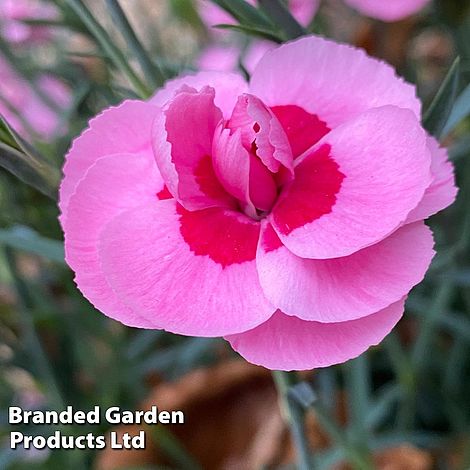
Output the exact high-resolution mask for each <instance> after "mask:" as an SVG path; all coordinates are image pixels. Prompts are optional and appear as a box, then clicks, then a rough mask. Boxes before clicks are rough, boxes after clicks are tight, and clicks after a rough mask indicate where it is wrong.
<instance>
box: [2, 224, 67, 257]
mask: <svg viewBox="0 0 470 470" xmlns="http://www.w3.org/2000/svg"><path fill="white" fill-rule="evenodd" d="M0 243H2V244H4V245H7V246H9V247H10V248H15V249H17V250H21V251H26V252H27V253H32V254H34V255H38V256H42V257H43V258H46V259H48V260H50V261H54V262H56V263H62V264H64V263H65V261H64V246H63V243H62V242H61V241H59V240H51V239H50V238H45V237H43V236H41V235H39V234H38V233H37V232H36V231H35V230H33V229H32V228H30V227H26V226H24V225H15V226H13V227H10V228H7V229H0Z"/></svg>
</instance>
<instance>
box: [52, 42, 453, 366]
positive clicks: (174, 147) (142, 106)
mask: <svg viewBox="0 0 470 470" xmlns="http://www.w3.org/2000/svg"><path fill="white" fill-rule="evenodd" d="M420 112H421V109H420V102H419V101H418V100H417V98H416V97H415V89H414V87H413V86H411V85H409V84H407V83H405V82H404V81H403V80H402V79H400V78H398V77H397V76H396V75H395V73H394V71H393V69H392V68H391V67H390V66H388V65H386V64H384V63H382V62H380V61H378V60H376V59H372V58H369V57H367V56H366V54H365V53H364V52H362V51H361V50H357V49H355V48H353V47H350V46H345V45H339V44H336V43H334V42H331V41H328V40H325V39H321V38H317V37H306V38H303V39H300V40H297V41H295V42H291V43H288V44H285V45H283V46H281V47H279V48H277V49H274V50H272V51H270V52H268V53H267V54H266V55H265V56H264V58H263V59H262V60H261V61H260V63H259V65H258V66H257V68H256V69H255V71H254V73H253V76H252V79H251V82H250V83H249V84H246V83H245V82H244V81H243V79H242V78H241V77H239V76H238V75H235V74H229V73H216V72H200V73H198V74H196V75H192V76H185V77H181V78H178V79H176V80H173V81H170V82H168V83H167V85H166V86H165V88H164V89H163V90H161V91H159V92H158V93H157V94H156V95H155V96H154V97H153V98H152V99H151V100H150V101H149V102H142V101H126V102H124V103H123V104H121V105H120V106H118V107H116V108H111V109H108V110H106V111H105V112H104V113H102V114H101V115H100V116H98V117H97V118H95V119H93V120H92V121H91V122H90V126H89V128H88V129H87V130H86V131H85V132H84V133H83V134H82V135H81V136H80V137H79V138H78V139H76V140H75V142H74V144H73V146H72V148H71V150H70V152H69V154H68V156H67V160H66V164H65V167H64V174H65V177H64V180H63V182H62V185H61V189H60V208H61V211H62V215H61V222H62V226H63V229H64V232H65V247H66V257H67V262H68V263H69V265H70V266H71V267H72V269H73V270H74V271H75V274H76V278H75V279H76V283H77V285H78V287H79V288H80V289H81V291H82V292H83V293H84V295H85V296H86V297H87V298H88V299H89V300H90V301H91V302H92V303H93V304H94V305H95V307H97V308H98V309H100V310H102V311H103V312H104V313H106V315H108V316H110V317H112V318H114V319H116V320H119V321H121V322H123V323H125V324H127V325H131V326H137V327H142V328H163V329H165V330H168V331H171V332H174V333H178V334H183V335H196V336H224V337H225V338H226V339H227V340H228V341H229V342H230V344H231V345H232V346H233V348H234V349H236V350H237V351H238V352H239V353H240V354H241V355H242V356H244V357H245V358H246V359H247V360H248V361H250V362H253V363H255V364H261V365H263V366H265V367H268V368H271V369H284V370H290V369H311V368H316V367H323V366H329V365H331V364H336V363H340V362H343V361H346V360H348V359H350V358H353V357H355V356H357V355H359V354H361V353H362V352H363V351H365V350H366V349H367V348H368V347H369V346H371V345H375V344H377V343H379V342H380V341H381V340H382V339H383V338H384V336H385V335H387V334H388V332H389V331H390V330H391V329H392V328H393V326H394V325H395V324H396V323H397V322H398V320H399V319H400V317H401V315H402V312H403V308H404V307H403V305H404V301H405V298H406V296H407V294H408V292H409V291H410V289H411V288H412V287H413V286H414V285H415V284H417V283H419V282H420V281H421V280H422V278H423V276H424V274H425V272H426V270H427V268H428V266H429V264H430V262H431V259H432V257H433V253H434V252H433V239H432V234H431V231H430V230H429V229H428V228H427V227H426V226H425V224H424V223H423V219H425V218H427V217H428V216H430V215H431V214H434V213H436V212H438V211H439V210H441V209H443V208H444V207H446V206H448V205H449V204H450V203H452V201H453V200H454V198H455V195H456V188H455V186H454V177H453V170H452V165H451V164H450V163H449V162H448V161H447V154H446V151H445V150H444V149H441V148H440V147H439V145H438V144H437V142H436V141H435V140H434V139H432V138H431V137H429V136H427V135H426V132H425V131H424V130H423V128H422V127H421V125H420V123H419V116H420Z"/></svg>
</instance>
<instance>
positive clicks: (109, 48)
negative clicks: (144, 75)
mask: <svg viewBox="0 0 470 470" xmlns="http://www.w3.org/2000/svg"><path fill="white" fill-rule="evenodd" d="M64 1H65V3H66V4H67V5H68V6H69V7H70V8H72V10H73V11H74V12H75V13H76V14H77V15H78V17H79V18H80V19H81V20H82V22H83V24H84V25H85V26H86V28H87V29H88V30H89V32H90V33H91V34H92V35H93V37H94V38H95V39H96V40H97V41H98V43H99V44H100V46H101V48H102V49H103V51H104V52H105V53H106V54H107V55H108V57H109V58H110V59H111V60H112V61H113V62H114V64H115V65H116V67H118V68H119V69H120V70H121V71H122V73H124V75H125V76H126V77H127V79H128V80H129V82H130V83H131V84H132V85H133V87H134V88H135V91H136V92H137V93H138V94H139V95H140V97H141V98H142V99H146V98H149V97H150V95H151V92H150V90H149V89H148V88H147V86H146V85H145V84H144V83H143V81H142V80H141V79H140V78H139V77H138V76H137V74H136V73H135V72H134V70H133V69H132V67H131V66H130V65H129V63H128V61H127V59H126V57H125V56H124V54H123V53H122V52H121V51H120V49H118V47H117V46H116V45H115V44H114V42H113V41H112V39H111V38H110V37H109V34H108V33H107V32H106V30H105V29H104V28H103V27H102V26H101V25H100V24H99V23H98V22H97V21H96V19H95V18H94V16H93V15H92V14H91V12H90V10H89V9H88V8H87V7H86V6H85V4H84V3H83V1H82V0H64Z"/></svg>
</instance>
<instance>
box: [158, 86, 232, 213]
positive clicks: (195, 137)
mask: <svg viewBox="0 0 470 470" xmlns="http://www.w3.org/2000/svg"><path fill="white" fill-rule="evenodd" d="M221 120H222V114H221V112H220V110H219V109H218V108H217V107H216V106H215V105H214V90H213V89H212V88H209V87H206V88H203V89H202V90H201V91H200V92H197V91H196V90H194V89H190V88H187V89H183V90H182V91H181V92H180V93H178V94H177V95H176V96H175V97H174V98H173V100H172V101H171V102H170V103H169V104H168V106H167V107H166V108H165V109H164V110H160V111H159V112H158V113H157V117H156V119H155V122H154V126H153V135H152V141H153V149H154V154H155V159H156V161H157V165H158V168H159V169H160V173H161V174H162V176H163V179H164V180H165V184H166V186H167V187H168V190H169V191H170V193H171V194H172V195H173V197H175V198H176V199H177V200H178V202H180V204H182V205H183V206H184V207H186V208H187V209H190V210H195V209H205V208H207V207H217V206H225V207H232V206H233V204H234V201H233V198H232V197H231V196H229V195H228V194H227V193H226V191H225V190H224V188H223V187H222V185H221V184H220V183H219V181H218V179H217V177H216V175H215V173H214V169H213V166H212V140H213V137H214V132H215V130H216V128H217V125H218V124H219V122H221Z"/></svg>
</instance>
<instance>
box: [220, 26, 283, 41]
mask: <svg viewBox="0 0 470 470" xmlns="http://www.w3.org/2000/svg"><path fill="white" fill-rule="evenodd" d="M214 28H220V29H230V30H232V31H238V32H239V33H244V34H248V35H250V36H256V37H260V38H263V39H267V40H268V41H274V42H277V43H282V42H284V41H285V40H286V38H284V37H282V36H281V35H279V34H278V33H275V32H273V31H271V30H269V29H262V28H258V27H255V26H246V25H241V24H217V25H214Z"/></svg>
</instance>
